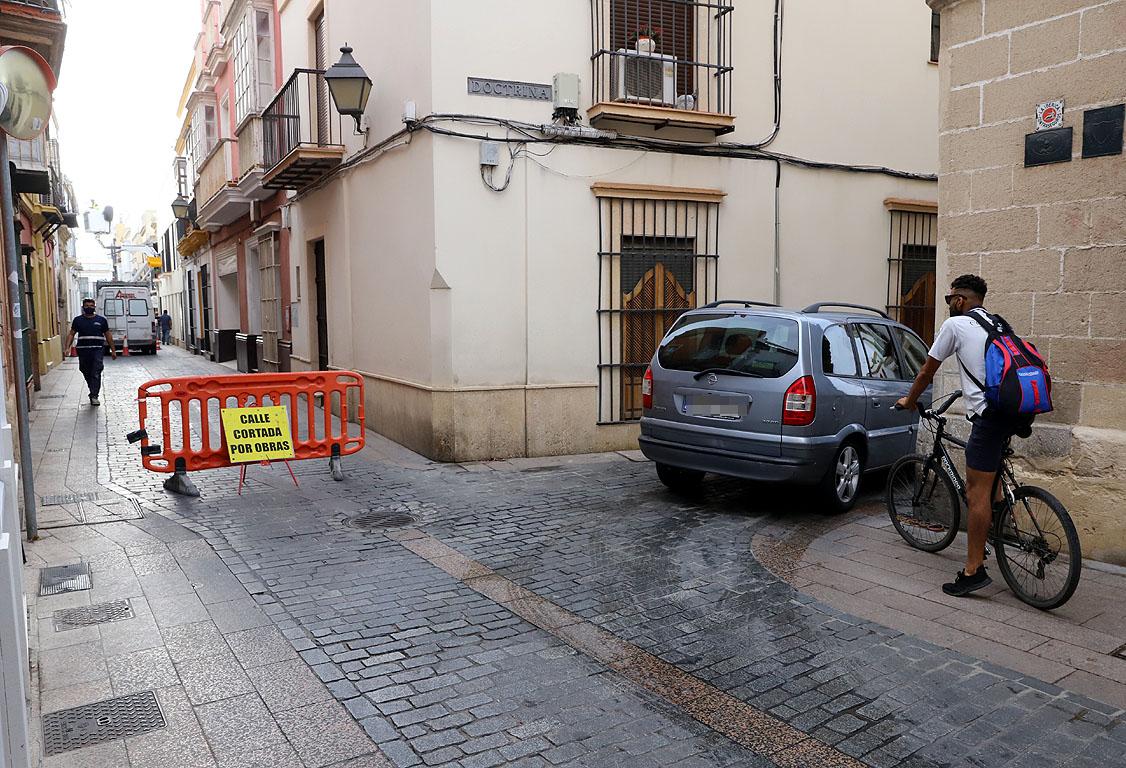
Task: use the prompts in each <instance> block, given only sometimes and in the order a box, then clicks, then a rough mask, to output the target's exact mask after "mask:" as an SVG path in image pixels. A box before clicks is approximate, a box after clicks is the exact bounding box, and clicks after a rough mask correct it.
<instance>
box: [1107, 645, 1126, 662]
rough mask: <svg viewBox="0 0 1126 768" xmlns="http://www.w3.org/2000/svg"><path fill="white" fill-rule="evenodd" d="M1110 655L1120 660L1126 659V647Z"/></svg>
mask: <svg viewBox="0 0 1126 768" xmlns="http://www.w3.org/2000/svg"><path fill="white" fill-rule="evenodd" d="M1110 655H1111V656H1117V657H1118V658H1120V659H1126V645H1124V646H1122V647H1121V648H1119V649H1118V650H1116V651H1111V652H1110Z"/></svg>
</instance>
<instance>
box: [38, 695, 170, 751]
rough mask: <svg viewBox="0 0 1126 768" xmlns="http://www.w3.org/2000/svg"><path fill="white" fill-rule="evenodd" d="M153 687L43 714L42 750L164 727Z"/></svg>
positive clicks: (68, 747)
mask: <svg viewBox="0 0 1126 768" xmlns="http://www.w3.org/2000/svg"><path fill="white" fill-rule="evenodd" d="M164 727H165V722H164V715H163V714H162V713H161V711H160V704H159V703H158V702H157V700H156V695H155V694H154V693H153V692H152V691H142V692H141V693H133V694H130V695H128V696H121V697H119V698H116V699H108V700H106V701H98V702H95V703H93V704H85V705H83V706H81V707H75V708H74V709H64V710H63V711H61V712H53V713H51V714H49V715H44V716H43V750H44V752H45V753H46V754H47V755H48V756H50V755H57V754H59V753H60V752H69V751H70V750H72V749H80V748H82V747H89V746H93V745H94V744H102V743H104V742H107V741H113V740H115V739H124V738H127V737H129V736H136V735H137V734H140V733H146V732H148V731H155V730H157V729H158V728H164Z"/></svg>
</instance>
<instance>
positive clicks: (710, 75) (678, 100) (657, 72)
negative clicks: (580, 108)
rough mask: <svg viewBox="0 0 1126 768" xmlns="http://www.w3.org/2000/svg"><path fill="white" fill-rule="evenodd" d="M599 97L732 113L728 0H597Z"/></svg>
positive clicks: (596, 75)
mask: <svg viewBox="0 0 1126 768" xmlns="http://www.w3.org/2000/svg"><path fill="white" fill-rule="evenodd" d="M592 3H593V6H592V9H593V19H594V33H593V39H594V46H595V50H594V52H593V63H594V83H595V99H594V100H595V102H630V103H635V104H641V105H647V106H658V107H672V108H675V109H683V110H693V111H701V112H712V113H717V114H730V113H731V78H730V74H731V72H732V66H731V60H732V58H731V43H732V37H731V12H732V11H733V10H734V8H733V6H731V5H730V4H729V3H727V2H724V0H592Z"/></svg>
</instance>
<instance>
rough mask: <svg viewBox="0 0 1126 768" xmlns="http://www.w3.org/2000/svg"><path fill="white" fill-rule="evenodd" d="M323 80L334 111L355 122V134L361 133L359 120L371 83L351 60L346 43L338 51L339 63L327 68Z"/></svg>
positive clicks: (350, 53)
mask: <svg viewBox="0 0 1126 768" xmlns="http://www.w3.org/2000/svg"><path fill="white" fill-rule="evenodd" d="M324 78H325V82H326V83H327V84H328V90H329V92H330V93H331V94H332V100H333V102H334V103H335V104H336V111H337V112H339V113H340V114H342V115H348V116H349V117H351V118H352V119H353V120H355V121H356V133H357V134H361V133H363V131H362V130H361V129H360V118H361V117H363V115H364V110H365V109H366V108H367V105H368V98H369V97H370V96H371V85H372V83H371V78H370V77H368V75H367V72H364V68H363V67H361V66H360V65H359V64H357V63H356V60H355V59H354V58H352V49H351V48H350V47H348V44H347V43H345V44H344V47H342V48H341V49H340V61H338V62H336V63H335V64H333V65H332V66H331V67H329V68H328V71H326V72H325V74H324Z"/></svg>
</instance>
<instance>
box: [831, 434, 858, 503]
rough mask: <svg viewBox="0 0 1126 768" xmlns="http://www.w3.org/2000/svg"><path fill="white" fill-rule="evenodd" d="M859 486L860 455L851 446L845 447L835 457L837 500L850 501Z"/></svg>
mask: <svg viewBox="0 0 1126 768" xmlns="http://www.w3.org/2000/svg"><path fill="white" fill-rule="evenodd" d="M859 486H860V454H858V453H857V452H856V449H855V448H853V447H852V446H851V445H846V446H845V447H844V448H842V449H841V452H840V455H839V456H838V457H837V498H838V499H840V500H841V501H852V497H853V496H855V495H856V489H857V488H858V487H859Z"/></svg>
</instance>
